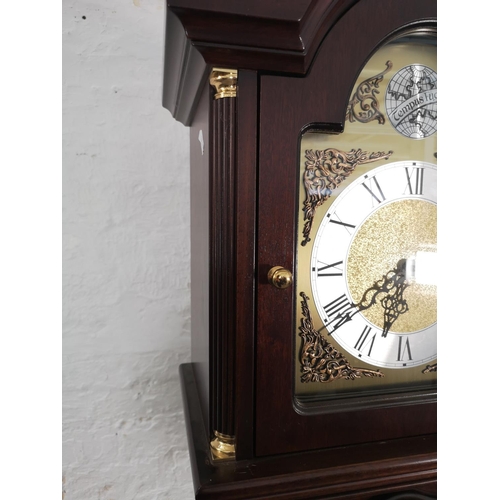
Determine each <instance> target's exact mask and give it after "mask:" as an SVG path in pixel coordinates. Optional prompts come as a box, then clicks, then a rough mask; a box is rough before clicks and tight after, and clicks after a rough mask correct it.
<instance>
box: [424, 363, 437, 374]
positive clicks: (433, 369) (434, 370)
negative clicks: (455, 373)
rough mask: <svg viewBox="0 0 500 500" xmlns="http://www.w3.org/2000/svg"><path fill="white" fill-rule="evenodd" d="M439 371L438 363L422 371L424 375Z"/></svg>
mask: <svg viewBox="0 0 500 500" xmlns="http://www.w3.org/2000/svg"><path fill="white" fill-rule="evenodd" d="M437 371H438V365H437V363H434V364H433V365H427V366H426V367H425V369H424V370H422V373H435V372H437Z"/></svg>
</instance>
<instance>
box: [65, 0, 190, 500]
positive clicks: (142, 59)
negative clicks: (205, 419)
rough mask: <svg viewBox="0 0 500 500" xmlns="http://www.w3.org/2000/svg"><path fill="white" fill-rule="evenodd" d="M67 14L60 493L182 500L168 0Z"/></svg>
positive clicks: (181, 195)
mask: <svg viewBox="0 0 500 500" xmlns="http://www.w3.org/2000/svg"><path fill="white" fill-rule="evenodd" d="M62 7H63V9H62V14H63V17H62V24H63V59H62V61H63V138H62V150H63V173H62V178H63V360H62V365H63V394H62V396H63V415H62V417H63V429H62V445H63V450H62V451H63V479H62V481H63V492H62V497H63V499H64V500H132V499H137V500H156V499H176V500H179V499H180V500H182V499H190V498H193V488H192V481H191V471H190V466H189V459H188V455H187V442H186V437H185V427H184V417H183V412H182V401H181V395H180V387H179V380H178V365H179V363H181V362H185V361H189V333H190V300H189V297H190V290H189V286H190V284H189V260H190V244H189V208H188V207H189V205H188V203H187V201H188V198H189V170H188V163H189V152H188V129H187V128H185V127H184V126H182V125H181V124H179V123H177V122H175V121H174V120H173V119H172V117H171V115H170V113H169V112H168V111H167V110H165V109H163V108H162V106H161V85H162V60H163V39H164V16H165V10H164V0H107V1H106V2H102V1H97V0H65V1H64V2H63V4H62Z"/></svg>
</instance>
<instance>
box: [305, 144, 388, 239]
mask: <svg viewBox="0 0 500 500" xmlns="http://www.w3.org/2000/svg"><path fill="white" fill-rule="evenodd" d="M391 155H392V151H388V152H387V153H385V152H383V151H379V152H372V153H368V152H367V151H363V150H361V149H351V150H350V151H341V150H339V149H335V148H328V149H324V150H316V151H313V150H306V153H305V157H306V162H305V169H304V175H303V178H302V182H303V186H304V190H305V195H306V198H305V200H304V205H303V208H302V211H303V212H304V228H303V230H302V234H303V236H304V239H303V240H302V243H301V245H302V246H305V245H306V244H307V243H308V242H309V241H311V238H310V237H309V235H310V233H311V227H312V223H313V220H314V215H315V213H316V209H317V208H318V207H319V206H321V205H322V204H323V203H324V202H325V201H326V200H328V198H330V196H331V195H332V193H333V190H334V189H336V188H338V187H339V186H340V184H341V183H342V182H343V181H345V179H347V177H349V176H350V175H351V173H352V172H353V171H354V169H355V168H356V167H357V166H358V165H364V164H367V163H373V162H376V161H379V160H382V159H387V158H389V156H391Z"/></svg>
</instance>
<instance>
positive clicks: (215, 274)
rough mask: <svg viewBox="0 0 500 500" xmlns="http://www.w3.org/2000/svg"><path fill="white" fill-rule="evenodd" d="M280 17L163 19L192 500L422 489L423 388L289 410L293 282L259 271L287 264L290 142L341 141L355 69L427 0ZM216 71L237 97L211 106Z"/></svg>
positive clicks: (426, 482) (293, 194) (206, 7)
mask: <svg viewBox="0 0 500 500" xmlns="http://www.w3.org/2000/svg"><path fill="white" fill-rule="evenodd" d="M245 5H246V4H245ZM286 7H287V8H285V6H284V4H283V2H264V1H260V0H259V1H256V2H254V4H253V5H252V7H251V9H252V10H253V14H248V12H247V8H246V7H245V8H244V7H243V6H242V5H240V4H239V3H236V4H234V3H231V2H223V1H221V2H208V3H207V2H202V1H197V0H173V1H171V2H169V6H168V11H167V39H166V53H165V68H166V71H165V84H164V106H165V107H167V108H168V109H169V110H170V111H171V112H172V114H173V116H174V117H175V118H176V119H178V120H179V121H181V122H182V123H184V124H186V125H189V126H190V127H191V150H190V153H191V166H190V168H191V190H192V192H191V227H192V229H191V231H192V244H191V252H192V282H191V287H192V363H191V364H189V365H185V366H183V367H181V375H182V380H183V391H184V398H185V409H186V420H187V429H188V440H189V443H190V454H191V461H192V466H193V477H194V480H195V490H197V491H198V496H199V498H289V499H292V498H346V499H347V498H360V499H362V498H382V497H381V495H383V496H385V497H387V498H388V496H387V495H390V494H396V493H397V492H398V491H399V492H401V491H414V492H418V493H415V495H417V494H421V495H423V494H434V493H435V488H436V394H435V392H433V391H423V392H421V393H418V394H414V393H412V394H411V395H407V396H405V395H401V397H399V398H396V399H394V398H389V399H388V400H387V404H380V401H379V402H378V403H377V404H376V405H372V404H370V403H369V402H367V404H359V405H354V406H352V407H349V408H347V409H345V410H342V411H336V410H335V409H334V408H332V407H331V406H330V407H329V406H328V405H326V406H322V407H318V408H317V409H316V410H315V411H309V412H301V411H300V409H298V408H297V405H296V404H295V403H294V388H293V380H294V373H293V370H294V366H295V360H294V350H293V339H294V335H296V331H295V322H294V287H293V286H292V287H290V288H288V289H285V290H279V289H277V288H274V287H273V286H271V285H270V284H269V281H268V278H267V274H268V271H269V269H270V268H272V267H273V266H276V265H280V266H283V267H285V268H287V269H294V268H295V255H296V251H295V250H296V248H295V246H296V244H297V238H296V230H297V221H296V207H297V192H298V189H297V182H298V178H297V175H296V172H297V168H298V158H297V155H298V149H299V148H298V144H299V139H300V136H301V134H302V133H303V132H304V130H306V129H311V128H314V129H317V130H323V131H325V130H327V131H332V132H335V133H341V132H342V130H343V129H344V126H345V116H346V108H347V104H348V102H349V99H350V97H351V92H352V89H353V86H354V83H355V81H356V78H357V76H358V74H359V72H360V71H361V69H362V68H363V66H364V64H365V63H366V61H367V60H368V59H369V58H370V56H371V55H372V54H373V53H374V52H375V51H376V50H377V49H378V48H379V47H380V46H381V45H383V44H384V43H386V42H387V41H388V40H390V39H391V38H392V37H395V36H398V35H401V34H402V33H404V32H408V31H415V30H417V29H418V30H429V31H433V30H434V31H435V30H436V2H435V1H430V0H419V1H417V0H359V1H356V0H346V1H334V2H331V1H318V2H314V1H312V0H302V1H298V0H297V1H290V2H287V3H286ZM249 8H250V7H249ZM297 19H298V20H297ZM223 27H227V28H226V30H224V29H223ZM186 36H187V38H186ZM214 66H216V67H223V68H235V69H237V70H238V93H237V98H235V99H220V100H214V99H213V94H214V90H213V88H211V87H210V85H209V82H208V76H209V74H210V71H211V69H212V68H213V67H214ZM202 142H203V143H204V148H203V146H202V145H201V144H202ZM214 430H219V431H220V432H221V433H222V434H227V435H231V436H234V439H235V442H236V447H235V449H236V456H235V459H234V460H232V461H229V462H224V461H223V462H219V463H218V462H217V461H213V459H212V457H211V454H210V447H209V440H210V439H211V438H212V437H213V431H214ZM285 478H286V479H285ZM285 483H286V484H285ZM229 491H230V492H231V494H229V493H228V492H229ZM224 492H226V493H224ZM217 495H218V496H217ZM224 495H228V496H224ZM408 498H411V497H408ZM415 498H417V497H415Z"/></svg>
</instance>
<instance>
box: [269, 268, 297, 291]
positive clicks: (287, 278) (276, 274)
mask: <svg viewBox="0 0 500 500" xmlns="http://www.w3.org/2000/svg"><path fill="white" fill-rule="evenodd" d="M267 279H268V281H269V283H271V285H273V286H275V287H276V288H281V289H283V288H288V287H289V286H290V285H291V284H292V281H293V275H292V273H291V272H290V271H289V270H288V269H285V268H284V267H281V266H274V267H273V268H271V269H269V272H268V273H267Z"/></svg>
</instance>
